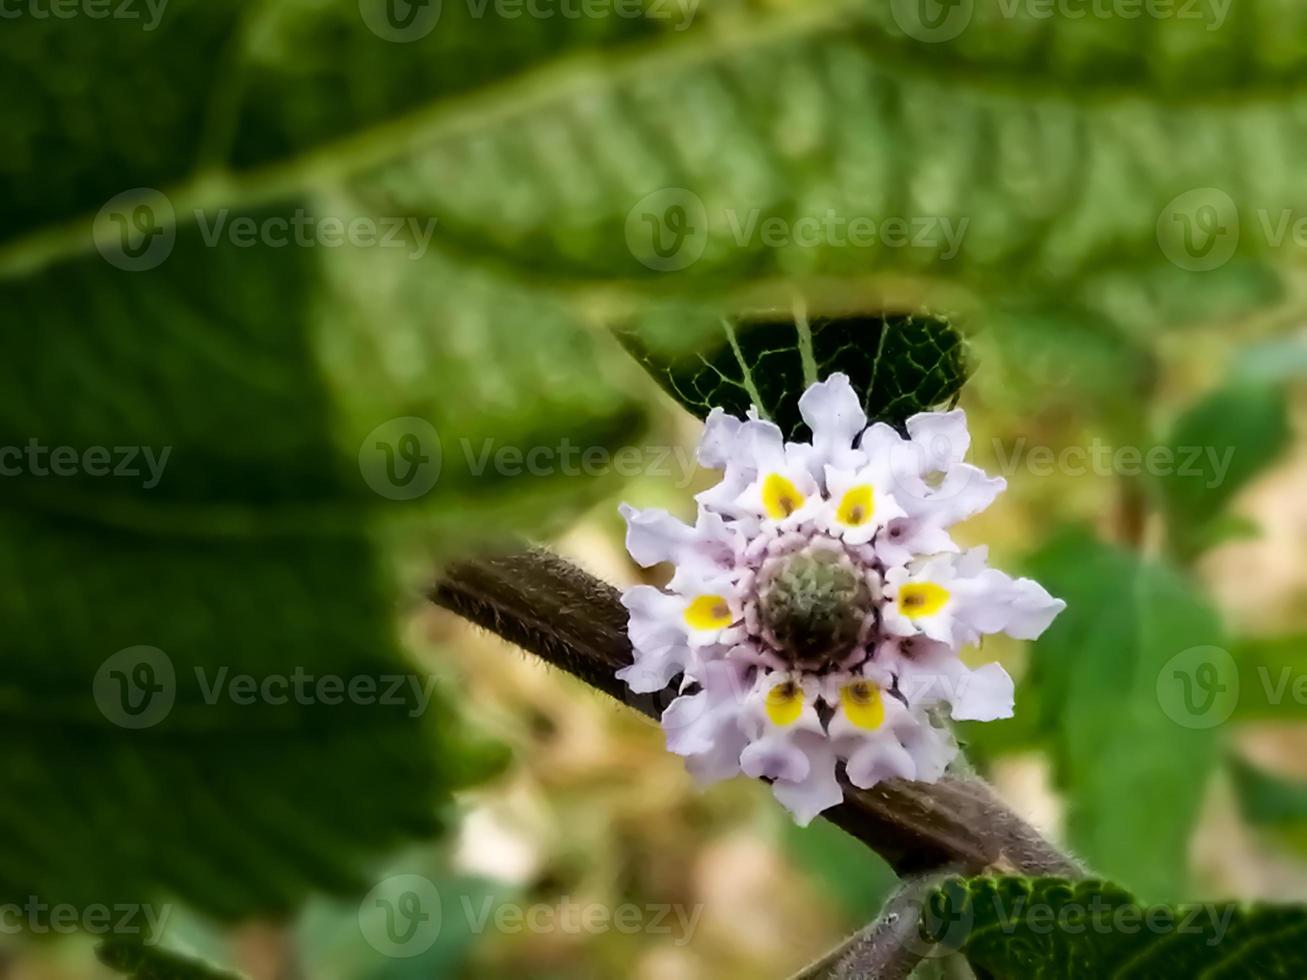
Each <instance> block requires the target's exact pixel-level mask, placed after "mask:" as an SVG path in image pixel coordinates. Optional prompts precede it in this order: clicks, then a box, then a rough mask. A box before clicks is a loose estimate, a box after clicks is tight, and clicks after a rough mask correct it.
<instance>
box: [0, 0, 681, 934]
mask: <svg viewBox="0 0 1307 980" xmlns="http://www.w3.org/2000/svg"><path fill="white" fill-rule="evenodd" d="M147 6H149V5H144V4H141V5H136V9H138V10H141V11H144V8H145V7H147ZM156 6H157V5H156ZM378 6H379V5H378ZM161 10H162V17H161V20H160V22H159V23H158V25H157V30H143V29H142V25H141V24H140V23H136V22H133V21H131V20H130V19H124V18H109V19H99V18H93V17H76V18H72V19H61V18H29V17H25V18H21V19H19V20H17V21H14V22H13V23H12V24H10V25H8V26H9V27H10V29H8V30H6V31H4V32H3V34H2V35H0V80H3V81H4V82H5V83H6V84H7V85H8V86H9V87H10V88H11V89H12V90H14V91H18V90H22V91H26V92H28V93H30V98H29V99H28V100H27V101H25V102H24V104H23V106H21V107H16V108H15V111H14V113H13V114H11V115H12V118H11V119H9V120H8V124H7V125H6V127H5V135H4V136H3V137H0V143H3V148H4V150H5V152H4V153H0V218H3V220H0V226H2V227H3V228H4V229H5V230H4V232H3V235H4V241H3V242H0V310H3V311H4V313H3V314H0V316H2V317H3V320H4V327H5V329H4V330H0V360H2V361H3V363H5V364H7V365H9V366H10V367H11V368H12V370H11V372H10V374H11V375H12V378H11V380H10V383H7V384H5V385H4V386H3V390H2V391H0V447H3V451H2V452H0V466H3V467H4V469H3V479H0V528H2V529H3V530H4V542H5V544H4V546H3V548H0V567H3V568H4V569H5V574H6V580H7V581H8V582H9V583H10V585H9V587H7V588H6V589H5V590H4V592H3V595H0V611H2V612H3V615H4V616H5V623H6V631H5V636H4V638H3V640H0V733H2V734H3V738H4V742H5V745H6V751H7V765H6V767H5V769H4V772H3V773H2V774H0V901H8V900H9V899H18V900H24V899H25V898H26V897H27V896H33V895H35V896H39V897H40V899H41V900H42V901H43V902H46V903H48V904H51V905H56V904H60V905H62V904H71V905H73V906H75V907H78V908H85V907H86V906H88V905H91V904H108V905H114V904H119V903H136V904H140V905H147V906H152V905H154V904H157V903H162V902H171V901H183V902H186V903H188V904H190V905H193V906H194V907H196V908H197V909H198V910H200V911H201V912H203V913H205V914H207V915H210V916H213V917H215V918H218V919H220V920H234V919H239V918H243V917H247V916H250V915H254V914H277V915H284V914H288V913H289V912H290V911H292V910H293V909H294V908H295V907H297V906H298V905H299V904H300V903H302V901H303V900H304V898H305V897H306V896H307V895H309V894H311V893H313V892H317V891H329V892H332V893H346V894H348V893H351V892H357V891H359V890H361V889H362V888H364V887H365V886H366V883H367V881H368V880H369V871H370V869H371V867H372V866H373V863H374V862H375V861H376V860H377V859H378V858H379V857H382V856H384V855H385V854H387V853H388V852H390V851H391V850H393V849H394V848H396V847H398V846H400V845H402V844H404V843H406V842H408V841H410V840H412V839H413V838H414V837H416V836H423V837H427V836H431V835H433V834H435V833H437V832H438V831H439V830H440V829H441V826H442V820H441V811H442V810H443V809H444V808H446V807H447V806H448V805H449V801H450V793H451V790H452V789H454V788H455V787H456V786H459V785H462V784H463V783H465V782H467V781H470V780H473V779H476V778H480V777H483V776H484V775H485V774H486V773H487V772H488V771H489V770H490V769H491V768H493V766H492V762H493V760H487V759H486V758H485V757H484V756H485V753H484V752H482V751H480V750H478V749H477V748H476V747H473V746H471V745H469V743H468V740H467V737H466V736H465V735H464V733H463V732H462V731H461V729H460V726H459V721H458V715H457V712H455V711H454V710H453V709H452V707H451V706H450V705H449V704H448V703H446V702H444V701H443V700H442V699H441V697H440V696H439V695H435V696H434V697H433V698H432V700H431V701H430V702H429V703H428V702H426V700H425V695H426V693H427V685H428V683H429V682H431V681H432V678H431V677H430V676H429V675H428V674H427V673H426V672H425V671H420V670H418V669H416V667H415V666H414V665H413V664H412V663H411V662H410V661H409V660H408V659H406V658H405V657H404V656H403V655H402V653H401V650H400V645H399V643H398V636H397V633H398V629H397V623H396V613H397V611H399V610H401V609H403V608H406V607H407V606H408V605H409V604H411V602H415V601H418V600H417V595H418V592H417V589H416V588H415V586H416V585H417V584H418V583H417V581H416V580H415V581H403V582H401V581H397V580H396V575H395V568H396V567H406V566H402V565H401V564H400V562H398V561H397V559H398V558H406V559H412V558H414V557H415V556H416V560H417V563H418V564H417V567H418V573H419V574H420V575H421V576H422V578H423V579H425V578H426V577H428V576H429V575H430V574H431V571H432V567H433V565H434V564H435V563H436V562H439V561H441V560H443V559H445V558H446V557H448V556H449V555H451V554H454V553H456V552H457V551H459V550H460V549H463V548H466V547H468V546H470V545H471V544H473V543H477V542H480V541H484V540H485V539H487V538H490V537H494V536H497V535H499V534H502V533H504V532H506V531H518V530H524V531H532V532H540V533H547V532H549V531H550V530H553V529H555V528H557V527H559V526H561V524H562V523H563V522H565V521H567V520H568V519H569V518H570V517H572V516H574V515H575V514H576V513H578V512H579V511H580V510H581V509H583V508H585V507H586V506H588V505H589V504H591V503H592V502H593V501H594V500H595V499H597V497H598V496H599V495H600V494H601V493H603V492H605V491H606V490H608V489H610V488H611V486H612V485H613V483H614V482H615V474H614V468H613V467H612V466H611V465H608V466H603V465H600V466H599V469H600V470H601V471H602V473H601V475H600V478H599V479H595V478H593V477H590V476H587V475H586V474H591V473H593V472H594V471H595V468H596V467H595V465H594V464H593V460H594V458H595V455H594V454H596V453H598V454H600V457H599V458H600V460H601V461H602V460H605V459H606V460H608V462H609V463H611V457H607V456H604V455H603V454H606V453H610V452H611V451H613V450H614V449H616V448H619V447H621V446H623V445H625V444H626V443H628V442H630V441H632V440H634V439H636V438H637V437H638V436H639V434H640V433H641V432H642V431H643V428H644V426H645V422H646V410H645V409H644V408H643V406H642V405H641V404H640V403H639V401H638V400H637V398H636V397H635V394H634V392H633V390H632V388H633V386H632V384H631V382H632V381H637V382H638V381H639V380H640V376H639V372H638V371H637V370H635V368H634V365H631V364H630V363H629V358H627V357H626V356H625V354H624V353H623V352H622V350H621V348H620V346H619V345H617V344H616V343H614V342H613V341H612V339H611V338H610V337H609V336H607V334H606V333H605V332H603V331H602V330H599V329H596V328H593V327H591V326H589V325H588V323H587V322H586V320H585V318H584V317H583V316H581V315H580V314H578V312H577V311H576V309H575V308H574V307H573V306H572V305H570V303H569V302H567V301H566V300H565V298H562V297H560V296H559V295H557V294H556V293H550V292H548V291H546V290H543V289H541V288H539V287H538V286H535V285H533V284H532V283H531V282H530V281H528V280H527V279H525V278H523V277H520V276H519V277H510V276H507V275H505V274H504V273H503V272H502V271H496V270H494V269H491V268H486V267H484V266H469V265H468V264H466V263H463V262H459V261H457V260H455V259H451V258H450V257H449V256H448V255H446V254H444V253H442V252H441V251H440V250H439V249H436V248H429V247H428V246H429V245H430V244H431V239H432V237H433V235H434V231H433V228H435V227H438V226H439V225H438V223H437V224H436V225H432V224H430V223H426V222H424V221H419V220H418V217H419V216H415V215H406V214H403V213H397V212H393V211H391V212H380V213H379V212H376V211H374V210H371V209H370V208H369V206H368V204H367V203H366V202H364V201H361V200H360V199H359V198H358V197H357V196H356V195H355V194H353V193H352V192H351V191H350V190H349V189H348V188H347V187H346V186H345V185H346V183H347V175H349V174H352V173H356V172H358V171H359V170H360V169H362V168H366V167H370V166H372V165H373V164H374V163H375V162H376V161H377V159H378V158H377V157H376V155H375V153H374V152H373V149H372V147H373V146H374V143H373V141H374V140H375V139H376V138H377V133H378V132H379V131H381V130H384V129H385V128H386V127H387V126H389V125H392V124H394V125H398V126H399V127H400V128H406V124H404V123H402V122H398V121H399V120H402V119H404V118H407V116H408V115H409V114H411V113H413V112H423V111H429V110H430V108H431V105H430V103H431V101H432V100H433V99H437V98H439V97H443V96H453V95H455V94H457V93H459V92H464V91H468V90H470V89H472V88H475V87H476V86H479V85H483V84H486V83H488V82H489V81H490V80H491V79H492V78H497V77H500V76H502V75H506V74H511V73H512V72H513V71H516V70H518V69H521V68H523V67H525V66H527V65H530V64H534V63H536V62H539V61H543V60H548V59H550V58H553V57H555V56H556V54H557V52H558V50H559V49H560V48H572V49H580V48H584V47H586V46H587V45H589V44H590V43H592V42H597V41H599V40H602V39H603V38H604V37H606V36H608V35H609V34H611V35H613V36H621V37H627V36H637V35H642V34H645V33H648V32H649V31H657V30H661V29H663V28H662V27H661V26H660V25H656V24H652V23H651V22H648V21H641V20H638V19H637V20H630V19H622V18H615V19H609V20H608V21H607V22H606V23H607V26H606V27H598V28H595V27H593V26H583V28H582V30H580V31H579V32H576V33H573V32H572V31H571V29H570V28H568V27H566V26H565V25H564V24H563V23H561V22H554V23H553V24H543V23H541V22H540V21H538V20H535V19H532V18H523V19H522V20H521V21H520V22H519V27H518V31H519V33H517V34H515V35H514V39H512V40H509V41H506V42H504V44H503V47H504V49H505V50H504V51H503V52H502V54H503V57H500V58H495V59H484V58H477V59H473V62H474V63H475V64H476V65H480V66H482V67H480V68H476V69H473V68H472V67H471V65H472V64H473V62H467V63H462V64H455V62H454V61H453V60H452V59H451V58H449V57H437V58H434V59H433V58H432V57H431V54H432V52H433V51H435V52H437V53H438V54H443V55H448V54H449V53H450V52H451V51H454V50H464V49H466V48H467V46H468V45H469V43H470V42H469V32H472V31H475V32H476V33H477V34H478V36H481V35H482V33H483V32H482V31H481V25H480V24H479V23H475V22H474V19H473V18H472V16H471V13H470V12H469V11H468V10H467V9H464V8H459V10H457V11H456V10H453V9H452V5H451V10H449V11H446V14H447V15H448V16H447V18H446V19H445V20H444V22H443V24H442V30H441V32H437V34H435V35H433V40H432V41H431V43H430V44H428V45H426V46H425V48H408V47H405V46H404V45H402V44H395V43H391V42H390V41H387V40H383V39H382V38H381V37H379V36H378V35H377V34H376V33H375V32H374V31H373V30H371V29H370V28H369V26H368V24H367V22H366V20H365V17H366V14H365V15H364V16H363V17H361V16H360V14H361V11H360V6H359V4H358V3H357V2H356V0H350V2H327V3H319V2H316V0H314V2H304V0H289V2H286V3H278V4H271V5H268V4H253V3H247V2H237V0H214V2H212V3H209V2H196V0H177V2H175V3H171V4H168V5H167V7H166V9H163V8H161ZM460 22H461V24H462V26H461V27H457V26H456V25H457V24H459V23H460ZM564 35H566V36H564ZM486 36H489V35H486ZM527 36H529V37H527ZM200 50H202V51H205V52H210V53H211V55H212V56H211V57H205V58H200V57H197V56H196V52H197V51H200ZM55 63H59V64H63V65H66V66H67V67H66V70H61V72H55V71H54V70H53V69H52V68H51V66H52V65H53V64H55ZM383 155H384V154H383ZM292 161H293V162H292ZM142 188H144V190H141V189H142ZM150 188H157V189H156V190H150ZM132 189H136V190H132ZM122 192H128V193H127V194H126V196H121V195H122ZM97 211H99V212H100V213H99V215H98V218H97V217H96V214H97ZM409 219H412V220H409ZM297 228H300V229H302V230H303V236H304V237H303V238H302V239H301V238H298V237H297V234H298V233H297V231H296V229H297ZM351 228H354V229H356V230H362V231H363V232H364V234H363V235H362V236H359V235H357V234H354V233H352V232H349V231H348V229H351ZM341 229H346V231H345V232H343V233H342V231H341ZM369 229H370V233H371V234H372V236H373V237H372V238H371V239H369V238H368V237H367V235H368V233H369ZM386 241H389V244H383V243H384V242H386ZM523 337H529V338H530V342H529V343H523V342H522V339H523ZM29 450H30V451H29ZM569 451H570V452H571V453H572V454H573V455H571V456H570V457H569V456H567V455H566V454H567V453H568V452H569ZM15 452H17V455H15ZM56 452H58V453H59V454H60V455H59V457H58V458H56V456H55V453H56ZM582 452H584V453H587V454H589V455H587V456H586V457H585V458H586V459H587V465H586V466H585V467H578V466H577V463H576V460H577V454H579V453H582ZM542 453H543V454H542ZM69 458H71V460H72V462H71V463H70V462H68V459H69ZM58 460H63V461H62V462H59V461H58ZM401 531H402V532H403V534H402V535H401V534H399V533H398V532H401ZM396 541H402V543H403V545H404V551H403V552H402V553H399V554H397V553H396V549H395V548H394V547H393V545H394V544H395V542H396ZM412 564H413V563H410V565H409V566H407V567H412ZM405 597H412V598H411V599H408V600H407V601H405V602H401V601H400V600H401V599H403V598H405ZM298 676H304V677H307V678H308V679H309V681H308V683H309V684H310V685H313V684H315V683H316V682H317V681H320V680H322V679H328V683H329V684H336V683H340V684H342V685H343V684H348V683H350V682H359V683H362V684H364V685H365V686H367V685H373V688H372V689H373V690H374V691H375V692H376V693H374V694H371V695H365V697H367V698H368V702H367V703H345V704H342V703H340V702H339V694H321V695H319V694H315V693H314V691H316V690H317V688H314V687H311V688H310V693H309V695H308V696H307V698H306V699H303V700H301V699H299V698H297V696H295V694H294V691H295V689H294V688H291V692H292V693H291V696H290V697H289V698H288V699H287V698H286V697H285V691H286V685H287V683H294V679H295V678H296V677H298ZM224 677H225V678H226V679H227V681H228V682H229V683H231V684H235V683H237V680H236V679H237V678H240V679H241V683H244V682H248V683H249V684H250V685H252V686H254V687H255V688H256V690H257V691H258V692H259V693H256V695H255V696H254V697H253V700H252V703H238V702H237V700H236V698H237V695H236V693H235V689H234V688H225V687H215V685H217V684H219V679H220V678H224ZM138 679H140V680H141V681H142V686H141V687H140V688H139V689H138V688H136V687H130V688H129V686H128V685H134V684H135V683H136V681H137V680H138ZM396 680H398V681H400V682H401V685H400V686H399V687H398V690H397V692H396V693H395V694H394V695H384V698H385V699H386V700H383V695H382V694H381V693H380V691H387V690H391V688H390V687H389V685H390V684H391V683H392V682H394V681H396ZM268 683H270V684H272V685H273V686H272V687H271V688H266V690H271V691H272V692H273V694H271V695H265V694H263V693H262V692H263V691H264V690H265V687H264V685H265V684H268ZM115 685H120V686H119V687H115ZM414 685H416V687H415V686H414ZM156 688H157V689H158V691H159V692H162V693H157V692H156ZM378 689H379V690H378ZM215 690H216V691H217V692H218V693H217V694H216V695H215V694H213V693H212V692H213V691H215ZM123 692H126V693H129V694H133V695H139V696H140V698H141V699H142V700H140V701H139V702H136V703H135V704H134V705H133V704H127V702H122V703H119V704H118V706H117V707H115V700H114V699H115V698H117V697H119V695H120V694H122V693H123ZM151 692H156V693H157V696H156V694H152V693H151ZM241 697H245V695H241ZM393 698H397V700H393V703H386V701H388V700H392V699H393ZM129 701H130V699H129ZM124 704H127V707H131V708H133V710H134V708H136V707H141V708H142V710H141V712H138V713H133V711H131V710H127V707H124ZM155 705H158V706H159V711H158V715H157V717H155V710H154V706H155ZM142 706H144V707H142ZM142 719H145V720H147V721H148V722H149V724H145V725H143V726H141V727H133V726H134V725H135V723H137V722H140V721H141V720H142ZM88 826H95V827H97V828H99V832H98V833H95V834H90V833H87V827H88ZM109 835H112V837H111V840H110V838H109Z"/></svg>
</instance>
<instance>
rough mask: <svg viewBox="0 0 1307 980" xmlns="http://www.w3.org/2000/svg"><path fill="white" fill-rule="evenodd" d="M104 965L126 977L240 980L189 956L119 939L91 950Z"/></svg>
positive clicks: (140, 979)
mask: <svg viewBox="0 0 1307 980" xmlns="http://www.w3.org/2000/svg"><path fill="white" fill-rule="evenodd" d="M95 955H96V957H97V958H98V959H99V960H100V962H101V963H103V964H104V965H105V966H107V967H109V968H110V969H111V970H115V971H117V972H118V973H121V974H123V975H125V976H127V977H129V978H130V980H241V978H240V977H239V976H238V975H236V974H234V973H228V972H227V971H226V970H219V969H217V968H216V967H212V966H210V965H209V964H207V963H204V962H201V961H200V960H197V959H192V958H191V957H187V956H183V955H181V954H180V953H174V952H171V951H170V950H166V949H160V948H159V947H158V946H149V945H143V944H140V943H136V942H129V941H127V940H123V939H106V940H104V941H103V942H102V943H100V945H99V946H97V947H96V949H95Z"/></svg>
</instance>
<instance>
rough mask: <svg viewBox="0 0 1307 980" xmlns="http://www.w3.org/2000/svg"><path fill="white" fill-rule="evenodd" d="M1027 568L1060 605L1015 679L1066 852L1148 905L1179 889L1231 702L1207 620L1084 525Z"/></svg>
mask: <svg viewBox="0 0 1307 980" xmlns="http://www.w3.org/2000/svg"><path fill="white" fill-rule="evenodd" d="M1030 571H1031V574H1032V575H1033V576H1034V577H1035V578H1036V579H1037V580H1039V581H1040V582H1041V583H1042V584H1043V585H1044V586H1045V587H1046V588H1048V590H1049V591H1050V592H1052V593H1053V594H1054V595H1056V596H1059V597H1061V598H1063V599H1065V600H1066V602H1067V609H1066V611H1065V612H1064V613H1062V615H1060V616H1059V617H1058V618H1057V621H1056V622H1054V624H1053V626H1052V627H1051V628H1050V629H1049V630H1048V632H1047V633H1045V634H1044V636H1043V637H1041V638H1040V639H1039V640H1038V641H1037V642H1036V643H1035V644H1034V645H1033V647H1032V648H1031V664H1030V671H1029V675H1028V680H1027V683H1028V685H1029V686H1030V687H1033V688H1035V689H1036V691H1037V698H1035V699H1033V700H1034V702H1035V703H1036V704H1037V705H1038V708H1039V710H1040V711H1041V720H1040V729H1041V730H1042V732H1043V733H1044V737H1045V739H1046V740H1047V741H1048V744H1049V745H1050V748H1051V750H1052V756H1053V761H1054V766H1055V775H1056V778H1057V782H1058V784H1059V785H1060V787H1061V788H1062V789H1063V791H1064V792H1065V794H1066V798H1067V832H1068V835H1069V839H1070V843H1071V846H1072V848H1073V850H1075V851H1076V852H1077V853H1079V854H1082V855H1084V857H1085V859H1086V861H1087V862H1088V863H1089V865H1090V866H1091V867H1093V868H1095V869H1096V870H1098V871H1101V872H1102V873H1104V874H1108V875H1110V876H1112V877H1113V878H1116V879H1118V880H1121V881H1124V882H1126V883H1128V884H1129V885H1130V886H1132V887H1133V888H1134V889H1135V890H1136V891H1138V893H1139V894H1141V895H1144V896H1147V897H1148V898H1149V899H1150V900H1170V899H1174V898H1176V897H1179V896H1181V895H1183V894H1184V893H1185V890H1186V889H1185V879H1186V873H1185V869H1186V866H1187V854H1188V840H1189V832H1190V831H1191V830H1192V828H1193V826H1194V822H1195V820H1196V818H1197V814H1198V808H1199V806H1200V803H1201V801H1202V797H1203V792H1204V789H1205V787H1206V785H1207V781H1208V779H1209V778H1210V776H1211V774H1212V772H1213V769H1214V767H1215V765H1216V762H1217V759H1218V754H1219V739H1220V731H1221V728H1220V726H1221V724H1222V723H1223V722H1224V721H1226V720H1227V719H1228V718H1229V717H1230V714H1231V712H1232V711H1233V709H1234V704H1235V702H1236V701H1237V699H1238V678H1237V676H1235V667H1234V662H1233V660H1231V659H1230V655H1229V654H1228V653H1226V652H1225V649H1224V640H1223V638H1222V637H1223V634H1222V631H1221V625H1220V622H1219V620H1218V619H1217V617H1216V614H1215V613H1214V611H1213V610H1212V608H1211V606H1210V605H1209V603H1208V602H1207V600H1206V599H1205V598H1204V597H1203V596H1202V595H1201V594H1200V593H1199V592H1197V591H1196V590H1195V588H1194V587H1193V585H1192V584H1191V583H1190V582H1188V581H1187V580H1186V579H1185V578H1184V577H1183V576H1181V575H1180V574H1179V573H1178V572H1176V571H1175V570H1173V569H1171V568H1169V567H1168V566H1166V565H1163V564H1155V563H1149V562H1145V561H1143V560H1142V559H1141V558H1139V557H1138V556H1137V555H1135V554H1133V553H1130V552H1126V551H1122V550H1119V549H1117V548H1114V547H1110V546H1108V545H1105V544H1102V543H1100V542H1098V541H1096V540H1095V539H1093V538H1092V537H1091V536H1089V535H1088V534H1087V533H1085V532H1079V531H1072V532H1067V533H1063V534H1061V535H1059V536H1057V537H1055V538H1054V539H1053V540H1052V541H1051V542H1050V543H1049V544H1048V545H1047V546H1046V547H1044V548H1043V549H1041V550H1040V552H1039V553H1038V554H1036V555H1035V556H1034V557H1033V558H1032V560H1031V562H1030ZM1017 703H1018V710H1020V705H1021V704H1022V703H1024V702H1023V699H1022V697H1021V696H1020V695H1018V699H1017Z"/></svg>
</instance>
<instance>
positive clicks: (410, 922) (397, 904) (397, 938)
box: [359, 874, 440, 959]
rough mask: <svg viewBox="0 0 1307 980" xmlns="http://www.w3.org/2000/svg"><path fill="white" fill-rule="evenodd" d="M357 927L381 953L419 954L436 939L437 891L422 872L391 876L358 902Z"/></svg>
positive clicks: (398, 957) (438, 922)
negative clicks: (419, 873)
mask: <svg viewBox="0 0 1307 980" xmlns="http://www.w3.org/2000/svg"><path fill="white" fill-rule="evenodd" d="M359 930H360V931H361V932H362V933H363V938H364V939H366V940H367V941H368V945H369V946H371V947H372V948H373V949H375V950H376V951H377V952H378V953H380V954H382V955H383V956H391V957H394V958H396V959H406V958H408V957H411V956H420V955H421V954H422V953H425V952H426V951H427V950H428V949H430V948H431V946H432V944H433V943H435V941H436V940H437V939H438V938H440V891H439V889H437V888H436V886H435V884H434V883H433V882H432V881H431V880H430V879H428V878H424V877H423V876H422V875H415V874H404V875H391V876H390V877H389V878H387V879H386V880H385V881H383V882H381V883H380V884H379V885H377V886H376V887H375V888H373V889H372V891H370V892H368V894H367V896H366V897H365V898H364V899H363V903H362V904H361V905H359Z"/></svg>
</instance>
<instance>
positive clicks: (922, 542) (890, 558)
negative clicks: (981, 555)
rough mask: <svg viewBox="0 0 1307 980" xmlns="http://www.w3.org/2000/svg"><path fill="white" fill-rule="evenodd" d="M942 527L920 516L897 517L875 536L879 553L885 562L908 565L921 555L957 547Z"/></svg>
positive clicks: (877, 553) (950, 550) (877, 552)
mask: <svg viewBox="0 0 1307 980" xmlns="http://www.w3.org/2000/svg"><path fill="white" fill-rule="evenodd" d="M958 550H959V549H958V546H957V544H956V543H955V542H954V541H953V538H952V537H950V536H949V533H948V532H947V531H945V530H944V529H943V528H942V527H937V526H935V525H934V524H931V523H929V522H928V521H926V520H924V519H922V518H917V517H898V518H895V519H894V520H892V521H890V522H889V523H888V524H887V525H886V526H885V530H884V531H883V532H882V533H880V534H879V535H877V536H876V555H877V557H878V558H880V560H881V561H882V562H884V563H885V564H886V565H889V566H893V565H906V564H907V563H908V562H910V561H911V560H912V559H914V558H917V557H919V556H921V555H938V554H941V553H945V552H955V551H958Z"/></svg>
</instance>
